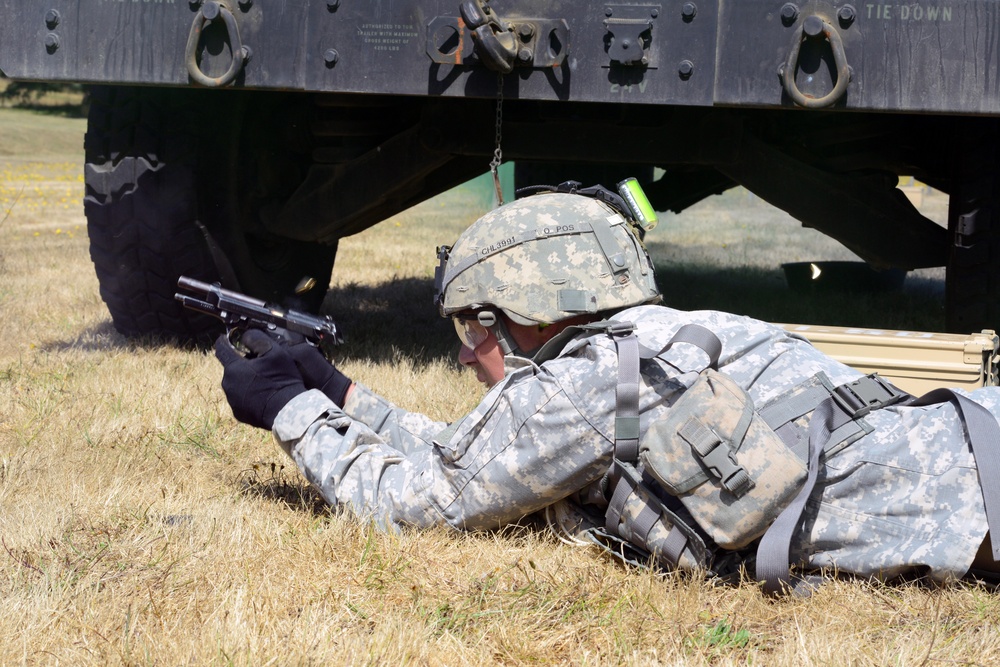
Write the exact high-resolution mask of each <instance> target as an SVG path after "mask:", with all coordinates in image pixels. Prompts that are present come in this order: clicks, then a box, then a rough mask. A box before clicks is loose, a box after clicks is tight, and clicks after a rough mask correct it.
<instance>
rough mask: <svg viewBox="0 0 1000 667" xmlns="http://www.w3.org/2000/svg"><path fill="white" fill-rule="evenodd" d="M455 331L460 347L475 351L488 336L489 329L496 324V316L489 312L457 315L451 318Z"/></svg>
mask: <svg viewBox="0 0 1000 667" xmlns="http://www.w3.org/2000/svg"><path fill="white" fill-rule="evenodd" d="M452 322H454V323H455V331H456V332H457V333H458V339H459V340H460V341H462V345H464V346H466V347H467V348H469V349H470V350H475V349H476V348H477V347H479V346H480V345H482V344H483V342H485V341H486V339H487V338H488V337H489V335H490V327H492V326H493V325H495V324H496V322H497V316H496V314H495V313H493V312H490V311H486V310H484V311H480V312H478V313H475V314H459V315H455V316H454V317H452Z"/></svg>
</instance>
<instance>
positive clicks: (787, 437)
mask: <svg viewBox="0 0 1000 667" xmlns="http://www.w3.org/2000/svg"><path fill="white" fill-rule="evenodd" d="M572 329H573V330H574V333H579V332H580V331H593V332H597V331H604V332H605V333H606V334H607V335H609V336H610V337H611V338H612V339H613V340H614V342H615V346H616V349H617V353H618V381H617V388H616V416H615V433H614V438H615V445H614V459H613V463H612V465H611V467H610V469H609V471H608V473H607V475H606V476H605V478H604V480H603V481H602V485H603V486H604V489H605V496H606V498H607V499H608V506H607V512H606V516H605V525H604V526H603V528H594V529H591V530H590V531H588V537H589V538H590V539H591V540H592V541H594V542H595V543H597V544H598V545H600V546H602V547H604V548H605V549H607V550H609V551H611V552H612V553H613V554H615V555H616V556H617V557H619V558H622V559H624V560H626V561H629V562H633V563H648V562H649V561H650V560H652V561H654V562H655V563H656V564H658V565H660V566H661V567H664V568H667V569H678V568H679V569H684V570H691V571H702V572H707V573H710V574H718V575H728V574H733V573H735V572H737V571H739V569H740V567H741V566H746V565H747V564H748V563H751V562H755V576H756V578H757V579H758V580H759V581H761V582H762V583H763V586H764V590H765V591H766V592H768V593H772V594H774V593H778V592H781V591H783V590H787V589H789V588H791V587H792V575H791V567H790V563H789V549H790V546H791V542H792V539H793V537H794V536H795V534H796V532H797V530H798V529H799V527H800V522H801V519H802V513H803V510H804V509H805V505H806V502H807V501H808V499H809V497H810V496H811V494H812V492H813V490H814V489H815V485H816V480H817V477H818V473H819V469H820V467H821V464H822V461H823V460H824V458H825V457H828V456H831V455H832V454H834V453H836V452H838V451H840V450H841V449H843V448H844V447H847V446H849V445H850V444H851V443H853V442H854V441H856V440H858V439H859V438H861V437H863V436H865V435H866V434H868V433H870V432H871V431H872V427H871V426H870V425H869V424H868V423H867V422H866V421H865V420H864V417H865V415H867V414H868V413H869V412H871V411H872V410H878V409H881V408H883V407H886V406H889V405H893V404H896V403H905V404H907V405H912V406H921V405H931V404H935V403H941V402H944V401H949V402H951V403H953V404H954V405H955V407H956V409H957V410H958V413H959V415H960V417H961V419H962V421H963V423H964V425H965V429H966V435H967V439H968V441H969V443H970V445H971V447H972V452H973V456H974V458H975V460H976V465H977V468H978V470H979V476H980V480H981V484H980V486H981V487H982V489H983V497H984V501H985V506H986V514H987V522H988V525H989V528H990V534H991V536H994V535H1000V484H996V483H983V481H982V480H998V479H1000V426H998V424H997V421H996V419H995V418H994V417H993V415H992V413H990V412H989V411H988V410H986V409H985V408H984V407H982V406H981V405H979V404H978V403H975V402H973V401H972V400H970V399H968V398H966V397H964V396H962V395H960V394H957V393H954V392H952V391H951V390H948V389H939V390H935V391H932V392H930V393H928V394H926V395H924V396H923V397H921V398H919V399H916V398H914V397H913V396H910V395H909V394H907V393H905V392H903V391H901V390H899V389H897V388H896V387H894V386H892V385H891V384H889V383H888V382H886V381H885V380H884V379H882V378H880V377H879V376H878V375H877V374H872V375H868V376H865V377H862V378H859V379H857V380H855V381H853V382H849V383H846V384H842V385H840V386H836V387H835V386H833V385H832V383H831V382H830V381H829V379H828V378H827V377H826V375H825V374H823V373H818V374H817V375H815V376H813V377H812V378H809V379H808V380H806V381H804V382H802V383H801V384H799V385H797V386H795V387H793V388H791V389H790V390H789V391H787V392H785V393H784V394H782V395H781V396H778V397H777V398H775V399H772V400H770V401H768V402H767V403H766V404H764V405H762V406H760V407H757V406H755V405H754V404H753V401H752V400H751V398H750V396H749V395H748V394H747V392H746V391H744V390H743V389H742V388H741V387H740V386H739V385H737V384H736V383H735V382H734V381H733V380H732V379H730V378H729V377H728V376H727V375H725V374H724V373H722V372H720V371H719V370H718V361H719V356H720V354H721V352H722V344H721V342H720V341H719V339H718V337H717V336H716V335H715V334H714V333H712V332H711V331H710V330H708V329H706V328H705V327H702V326H700V325H696V324H687V325H684V326H683V327H681V328H680V329H679V330H678V332H677V333H676V334H675V335H674V337H673V338H672V339H671V340H670V341H669V342H668V343H667V344H666V345H665V346H664V347H663V348H662V349H660V350H651V349H648V348H645V347H644V346H642V345H641V344H640V343H639V341H638V338H637V337H636V335H635V333H634V329H635V327H634V325H632V324H631V323H629V322H616V321H611V320H609V321H604V322H598V323H594V324H588V325H582V326H579V327H573V328H572ZM567 333H569V332H567ZM553 342H554V341H553ZM679 343H687V344H692V345H695V346H697V347H699V348H700V349H702V350H703V351H704V352H705V355H706V357H707V360H708V363H707V364H705V366H704V367H703V368H700V369H692V370H691V371H690V376H689V377H688V380H689V381H690V383H689V384H688V386H687V388H686V389H685V391H684V393H683V394H682V396H681V397H680V398H679V399H678V400H677V401H676V402H675V403H674V404H673V405H671V407H670V410H669V414H668V416H667V417H666V418H664V419H662V420H658V421H656V422H653V423H651V424H649V425H648V427H647V429H646V432H645V433H640V422H639V381H640V376H639V364H640V360H641V359H652V358H654V357H657V356H658V355H661V354H663V353H664V352H666V351H667V350H668V349H670V348H671V347H672V346H673V345H675V344H679ZM640 435H641V436H642V437H641V438H640ZM993 558H994V560H997V561H1000V540H996V539H994V540H993Z"/></svg>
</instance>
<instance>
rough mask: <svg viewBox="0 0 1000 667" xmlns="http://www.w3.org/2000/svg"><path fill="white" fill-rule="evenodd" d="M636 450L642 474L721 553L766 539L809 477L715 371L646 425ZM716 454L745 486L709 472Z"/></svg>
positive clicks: (746, 399) (740, 393) (732, 384)
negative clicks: (662, 416)
mask: <svg viewBox="0 0 1000 667" xmlns="http://www.w3.org/2000/svg"><path fill="white" fill-rule="evenodd" d="M639 448H640V449H639V460H640V461H641V462H642V467H643V469H645V470H646V471H648V472H649V473H650V474H652V475H653V477H655V478H656V479H657V480H658V481H659V482H660V483H661V484H662V485H663V487H664V488H665V489H666V490H667V491H668V492H669V493H670V494H672V495H674V496H677V497H678V498H680V500H681V502H682V503H683V504H684V506H685V507H687V509H688V511H690V512H691V515H692V516H693V517H694V518H695V520H697V522H698V524H699V525H700V526H701V528H702V529H703V530H705V531H706V532H707V533H708V534H709V535H710V536H711V538H712V539H713V540H714V541H715V542H716V544H718V545H719V546H720V547H723V548H725V549H740V548H742V547H745V546H746V545H747V544H749V543H750V542H752V541H753V540H755V539H757V538H758V537H760V536H761V535H763V534H764V531H765V530H767V527H768V526H769V525H770V524H771V522H772V521H773V520H774V519H775V517H777V516H778V514H780V513H781V510H783V509H784V508H785V507H786V506H787V505H788V504H789V503H791V502H792V500H793V499H794V498H795V496H796V494H797V493H798V490H799V488H800V487H801V486H802V483H803V482H804V481H805V478H806V466H805V463H804V462H803V461H801V460H800V459H799V458H797V457H796V456H795V454H794V453H793V452H792V450H790V449H789V448H788V446H787V445H785V443H784V442H783V441H782V440H781V438H779V437H778V436H777V434H775V432H774V431H772V430H771V429H770V427H768V425H767V424H765V423H764V420H763V419H761V417H760V416H759V415H758V414H757V412H756V411H755V410H754V405H753V401H752V400H751V399H750V397H749V396H748V395H747V393H746V392H745V391H744V390H743V389H742V388H741V387H739V386H738V385H737V384H736V383H735V382H733V381H732V380H730V379H729V378H728V377H726V376H725V375H723V374H721V373H718V372H715V371H713V370H712V369H706V370H705V371H703V372H702V373H701V374H700V377H699V378H698V380H696V381H695V382H694V383H693V384H692V385H691V386H690V387H689V388H688V389H687V391H685V392H684V394H683V395H682V396H681V398H680V399H678V401H677V402H676V403H674V405H673V406H672V408H671V410H670V413H669V414H668V415H667V418H666V419H664V420H662V421H657V422H655V423H652V424H650V426H649V429H648V430H647V432H646V434H645V436H644V437H643V439H642V441H641V442H640V446H639ZM721 457H726V461H731V463H732V468H731V469H730V471H731V472H732V473H733V474H732V475H731V478H732V479H734V480H735V479H742V480H745V482H746V484H742V485H738V486H731V487H730V488H727V485H726V484H724V482H723V479H724V476H725V475H726V474H727V470H726V469H720V470H717V471H716V472H715V474H712V475H709V474H706V467H707V466H709V465H710V464H712V463H713V462H715V461H719V460H720V458H721ZM726 461H723V463H725V462H726ZM736 466H739V469H737V470H733V469H735V468H736ZM739 470H742V473H741V472H739ZM740 475H743V476H742V477H740Z"/></svg>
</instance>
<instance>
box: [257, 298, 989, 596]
mask: <svg viewBox="0 0 1000 667" xmlns="http://www.w3.org/2000/svg"><path fill="white" fill-rule="evenodd" d="M615 319H617V320H622V321H630V322H633V323H634V324H635V325H636V327H637V331H636V333H637V335H638V337H639V341H640V343H641V344H642V345H643V346H645V347H648V348H651V349H660V348H662V347H663V346H664V345H665V344H666V343H667V342H668V341H669V340H670V339H671V337H672V336H673V334H674V333H675V332H676V331H677V330H678V329H679V328H680V327H681V326H682V325H684V324H688V323H694V324H700V325H702V326H704V327H706V328H708V329H710V330H711V331H713V332H714V333H715V334H716V335H717V336H718V337H719V339H720V340H721V341H722V343H723V351H722V355H721V360H720V370H722V371H723V372H725V373H726V374H727V375H729V376H730V377H731V378H733V379H734V380H735V381H736V382H737V383H738V384H739V385H740V386H742V387H744V388H749V391H750V395H751V397H752V399H753V401H754V403H755V404H756V405H762V404H763V403H765V402H766V401H767V400H769V399H771V398H773V397H776V396H779V395H781V394H782V393H784V392H786V391H787V390H788V389H789V388H791V387H792V386H794V385H797V384H799V383H800V382H802V381H804V380H806V379H808V378H810V377H811V376H813V375H814V374H816V373H817V372H820V371H822V372H824V373H826V375H827V376H828V377H829V378H830V380H832V382H833V383H834V384H841V383H844V382H848V381H851V380H854V379H856V378H858V377H860V375H861V374H860V373H858V372H857V371H855V370H853V369H851V368H849V367H847V366H844V365H843V364H840V363H839V362H836V361H834V360H832V359H830V358H829V357H826V356H825V355H823V354H822V353H820V352H819V351H817V350H816V349H815V348H813V347H812V346H811V345H810V344H809V343H808V342H806V341H805V340H803V339H801V338H799V337H797V336H795V335H793V334H789V333H788V332H786V331H785V330H783V329H781V328H778V327H775V326H773V325H770V324H767V323H764V322H760V321H756V320H753V319H750V318H746V317H740V316H735V315H729V314H725V313H719V312H708V311H703V312H681V311H676V310H672V309H669V308H666V307H662V306H639V307H635V308H631V309H629V310H626V311H623V312H622V313H620V314H618V315H617V316H616V317H615ZM704 365H705V357H704V353H703V352H702V351H701V350H699V349H698V348H696V347H693V346H690V345H675V346H674V347H672V348H671V349H670V350H668V351H667V352H666V353H664V354H663V355H661V357H660V358H657V359H653V360H650V361H646V362H643V366H642V383H641V387H640V415H641V423H642V425H643V430H645V426H646V425H647V424H648V423H649V421H650V420H656V419H660V418H662V417H663V416H664V415H666V414H667V413H668V412H669V411H670V409H671V405H672V404H673V403H674V402H675V401H676V400H677V398H678V397H679V396H680V395H681V393H682V390H683V389H684V387H685V383H689V382H690V379H691V375H692V373H691V371H692V369H694V370H700V369H701V368H702V367H704ZM617 367H618V356H617V353H616V350H615V345H614V343H613V341H612V340H611V339H610V337H608V336H607V335H604V334H601V333H597V334H590V335H581V336H578V337H576V338H574V339H572V340H571V341H570V342H569V343H568V344H567V345H566V346H565V347H564V348H563V350H562V351H561V353H560V354H559V355H558V356H557V357H556V358H554V359H551V360H549V361H546V362H544V363H542V364H541V365H540V366H539V365H536V364H534V363H532V362H530V361H528V360H525V359H522V358H518V357H510V356H509V357H507V368H506V370H507V375H506V377H505V378H504V380H503V381H502V382H501V383H499V384H498V385H496V386H494V387H493V388H492V389H490V391H489V392H488V393H487V395H486V396H485V397H484V399H483V400H482V402H481V403H480V404H479V406H478V407H476V408H475V409H474V410H473V411H472V412H470V413H469V414H468V415H466V416H465V417H463V418H462V419H461V420H459V421H458V422H456V423H455V424H453V425H452V426H451V427H448V426H447V425H446V424H444V423H440V422H434V421H432V420H430V419H428V418H427V417H424V416H422V415H418V414H415V413H410V412H406V411H404V410H402V409H400V408H397V407H395V406H393V405H392V404H390V403H388V402H387V401H385V400H384V399H382V398H380V397H379V396H377V395H375V394H374V393H372V392H371V391H370V390H368V389H366V388H365V387H363V386H362V385H357V386H356V389H355V391H354V392H353V394H352V395H351V397H350V399H349V400H348V402H347V405H346V406H345V409H344V410H343V411H341V410H340V409H339V408H337V407H336V406H335V405H333V404H332V403H331V402H330V401H329V400H328V399H327V398H326V397H325V396H324V395H323V394H321V393H320V392H318V391H310V392H308V393H306V394H303V395H300V396H299V397H298V398H296V399H294V400H293V401H292V402H290V403H289V404H288V405H287V406H286V407H285V408H284V409H283V410H282V411H281V413H280V414H279V415H278V418H277V420H276V421H275V424H274V434H275V436H276V438H277V439H278V441H279V443H280V444H281V446H282V447H283V448H284V450H285V451H286V452H288V453H289V455H290V456H291V457H292V458H293V459H294V460H295V462H296V463H297V464H298V466H299V468H300V469H301V470H302V471H303V473H304V474H305V476H306V477H307V478H308V480H309V481H310V482H311V483H312V484H314V485H315V486H316V488H318V489H319V490H320V492H321V493H322V494H323V496H324V498H325V499H326V500H327V501H328V502H329V503H331V504H332V505H344V506H348V507H350V508H352V509H353V510H354V511H355V512H356V513H358V514H359V515H362V516H367V517H371V518H372V519H374V520H375V521H376V522H377V523H378V524H379V525H380V526H382V527H384V528H387V529H388V528H392V527H394V526H406V525H409V526H417V527H425V526H434V525H441V524H447V525H450V526H452V527H454V528H458V529H488V528H495V527H498V526H502V525H504V524H507V523H510V522H512V521H515V520H517V519H519V518H520V517H522V516H524V515H527V514H529V513H532V512H535V511H537V510H540V509H542V508H544V507H546V506H547V505H550V504H552V503H554V502H556V501H558V500H560V499H563V498H568V497H569V498H572V499H573V500H575V501H578V502H580V503H584V504H586V503H587V502H588V501H590V500H593V499H594V498H596V496H597V494H595V493H594V489H595V483H596V482H598V481H599V480H600V479H601V478H602V476H603V475H604V474H605V473H606V472H607V470H608V467H609V465H610V463H611V455H612V451H613V447H614V445H613V442H614V435H613V434H614V417H615V414H614V413H615V385H616V381H617ZM971 396H972V397H973V398H974V399H975V400H976V401H977V402H979V403H981V404H982V405H984V406H985V407H987V408H988V409H989V410H990V411H991V412H992V413H993V414H994V415H996V414H1000V389H993V388H990V389H981V390H978V391H976V392H974V393H973V394H971ZM865 419H866V421H867V422H868V424H870V425H871V427H872V428H873V431H872V432H871V433H870V434H869V435H867V436H865V437H863V438H862V439H860V440H857V441H856V442H854V443H853V444H851V445H850V446H848V447H845V448H843V449H840V450H839V451H836V452H835V453H832V454H831V456H830V457H829V458H828V459H827V460H826V461H825V462H824V464H823V469H822V470H821V471H820V478H819V483H818V485H817V488H816V490H815V492H814V493H813V496H812V498H811V501H810V503H809V505H808V507H807V510H806V518H805V523H804V529H803V530H802V531H801V532H800V533H799V534H798V535H797V536H796V538H795V540H794V541H793V545H792V557H793V558H792V560H793V562H795V563H799V564H801V565H805V566H807V567H812V568H821V567H836V568H838V569H839V570H840V571H841V572H846V573H854V574H859V575H880V576H886V577H891V576H894V575H897V574H903V573H907V572H909V571H914V570H916V571H918V572H926V573H927V574H928V576H930V577H931V578H933V579H936V580H947V579H950V578H957V577H961V576H962V575H964V574H965V573H966V571H967V570H968V568H969V566H970V564H971V563H972V560H973V557H974V556H975V553H976V550H977V548H978V547H979V545H980V544H981V543H982V541H983V539H984V537H985V535H986V532H987V525H986V518H985V510H984V507H983V499H982V493H981V491H980V488H979V481H978V476H977V471H976V464H975V460H974V459H973V456H972V454H971V451H970V449H969V446H968V445H967V443H966V442H965V439H964V437H963V427H962V424H961V422H960V420H959V417H958V415H957V414H956V411H955V409H954V407H953V406H952V405H951V404H941V405H935V406H930V407H921V408H914V407H904V406H892V407H888V408H884V409H881V410H877V411H875V412H872V413H871V414H869V415H868V416H867V417H865Z"/></svg>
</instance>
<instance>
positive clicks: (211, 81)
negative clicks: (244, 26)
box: [184, 0, 250, 88]
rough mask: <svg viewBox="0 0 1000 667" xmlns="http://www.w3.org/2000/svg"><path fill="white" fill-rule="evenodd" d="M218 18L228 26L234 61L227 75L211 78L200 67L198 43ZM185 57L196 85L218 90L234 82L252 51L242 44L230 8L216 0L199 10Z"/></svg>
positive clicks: (205, 4)
mask: <svg viewBox="0 0 1000 667" xmlns="http://www.w3.org/2000/svg"><path fill="white" fill-rule="evenodd" d="M218 18H222V22H223V24H224V25H225V26H226V32H227V33H228V36H229V45H230V47H231V49H232V52H233V61H232V62H231V63H230V64H229V69H228V70H227V71H226V73H225V74H223V75H222V76H220V77H211V76H208V75H207V74H205V73H204V72H202V71H201V66H199V65H198V43H199V42H200V41H201V33H202V31H203V30H204V29H205V26H206V25H208V24H209V23H211V22H212V21H215V20H216V19H218ZM184 55H185V59H186V60H187V69H188V74H189V75H190V76H191V78H192V79H193V80H194V82H195V83H200V84H201V85H203V86H207V87H209V88H218V87H219V86H225V85H226V84H228V83H232V82H233V80H234V79H235V78H236V76H237V75H238V74H239V73H240V70H242V69H243V65H244V64H245V63H246V61H247V59H248V58H249V57H250V49H249V48H248V47H246V46H243V44H241V43H240V29H239V26H238V25H236V17H235V16H233V13H232V12H231V11H229V8H228V7H226V6H225V5H223V4H220V3H218V2H215V1H214V0H209V2H206V3H204V4H203V5H201V6H200V7H199V8H198V13H197V14H195V16H194V22H193V23H192V24H191V34H190V35H188V41H187V49H186V51H185V54H184Z"/></svg>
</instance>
